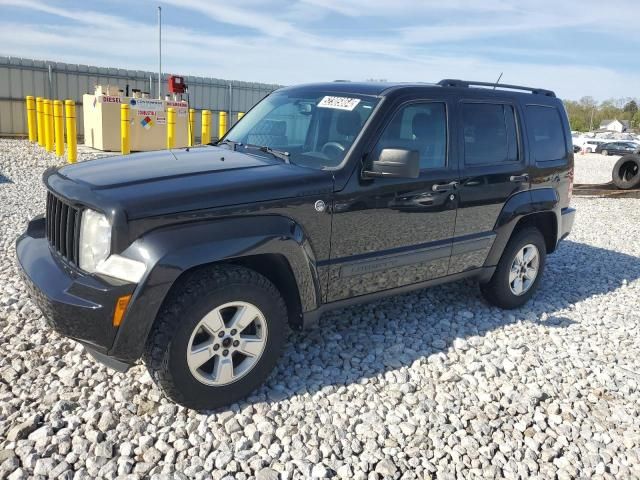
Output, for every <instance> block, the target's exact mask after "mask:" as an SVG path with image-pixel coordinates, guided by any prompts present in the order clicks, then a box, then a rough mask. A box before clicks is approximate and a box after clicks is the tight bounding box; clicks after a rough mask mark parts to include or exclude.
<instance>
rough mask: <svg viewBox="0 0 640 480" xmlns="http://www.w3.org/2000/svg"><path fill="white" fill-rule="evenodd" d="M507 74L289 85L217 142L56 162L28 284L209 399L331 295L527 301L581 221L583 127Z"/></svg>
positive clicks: (230, 388)
mask: <svg viewBox="0 0 640 480" xmlns="http://www.w3.org/2000/svg"><path fill="white" fill-rule="evenodd" d="M488 87H493V85H487V84H484V83H479V82H466V81H460V80H443V81H441V82H439V83H438V84H382V83H375V84H369V83H351V82H335V83H322V84H313V85H302V86H295V87H287V88H282V89H280V90H277V91H275V92H273V93H272V94H271V95H269V96H267V97H266V98H265V99H264V100H262V101H261V102H260V103H258V104H257V105H256V106H255V107H254V108H253V109H252V110H251V111H250V112H249V113H247V114H246V115H245V116H244V118H242V120H240V121H239V122H238V123H237V124H236V125H234V127H233V128H232V129H231V130H230V131H229V132H228V134H227V135H226V136H225V137H224V138H222V139H221V140H220V141H219V142H217V144H216V145H214V146H203V147H196V148H188V149H181V150H172V151H161V152H149V153H142V154H135V155H130V156H123V157H114V158H108V159H101V160H94V161H90V162H84V163H80V164H77V165H70V166H65V167H62V168H59V169H53V170H48V171H46V172H45V174H44V183H45V185H46V187H47V189H48V191H49V193H48V195H47V203H46V214H45V215H44V216H42V217H39V218H36V219H34V220H32V221H31V222H30V223H29V226H28V229H27V231H26V233H25V234H24V235H22V236H21V237H20V238H19V239H18V241H17V254H18V258H19V261H20V264H21V266H22V269H23V271H24V273H25V281H26V282H27V284H28V285H29V288H30V290H31V292H32V295H33V297H34V298H35V300H36V301H37V303H38V305H39V306H40V308H41V309H42V311H43V312H44V314H45V316H46V317H47V318H48V321H49V322H50V323H51V326H52V327H53V328H55V329H56V330H57V331H59V332H60V333H62V334H63V335H66V336H69V337H71V338H73V339H75V340H77V341H79V342H81V343H82V344H83V345H84V346H85V347H86V349H87V350H88V351H89V352H90V353H91V354H93V356H94V357H95V358H97V359H98V360H100V361H101V362H103V363H105V364H106V365H108V366H110V367H113V368H115V369H118V370H122V371H124V370H125V369H127V368H128V367H129V366H130V365H132V364H134V363H135V362H137V361H138V360H139V359H140V358H142V359H143V361H144V363H145V364H146V365H147V368H148V369H149V371H150V373H151V375H152V377H153V378H154V380H155V381H156V382H157V383H158V385H159V386H160V387H161V388H162V390H163V391H164V392H165V394H166V395H168V396H169V397H170V398H172V399H173V400H175V401H176V402H178V403H181V404H183V405H186V406H188V407H191V408H196V409H208V408H215V407H218V406H221V405H224V404H227V403H230V402H233V401H235V400H237V399H239V398H241V397H243V396H245V395H247V394H248V393H249V392H250V391H252V390H253V389H255V388H256V387H257V386H258V385H259V384H260V383H261V382H263V380H264V379H265V378H266V377H267V375H268V374H269V372H270V371H271V370H272V368H273V367H274V365H275V363H276V361H277V359H278V356H279V354H280V352H281V351H282V348H283V344H284V342H285V338H286V332H287V328H288V327H294V328H301V327H303V326H307V325H310V324H313V323H314V322H315V321H317V319H318V318H319V317H320V315H321V314H322V313H323V312H324V311H326V310H328V309H332V308H336V307H342V306H345V305H350V304H353V303H357V302H365V301H369V300H372V299H376V298H380V297H381V296H385V295H391V294H396V293H400V292H405V291H408V290H413V289H419V288H424V287H428V286H431V285H435V284H438V283H443V282H449V281H454V280H459V279H463V278H475V279H477V281H478V282H479V284H480V288H481V290H482V293H483V295H484V297H485V298H486V299H487V301H488V302H490V303H491V304H493V305H497V306H499V307H502V308H516V307H519V306H521V305H522V304H524V303H525V302H526V301H527V300H529V298H530V297H531V296H532V295H533V294H534V292H535V290H536V288H537V287H538V285H539V283H540V281H541V278H542V272H543V269H544V265H545V258H546V256H547V254H549V253H552V252H553V251H554V250H555V249H556V247H557V246H558V242H559V241H560V240H562V239H563V238H564V237H566V236H567V235H568V234H569V231H570V229H571V227H572V224H573V220H574V214H575V211H574V210H573V209H571V208H569V200H570V196H571V188H572V179H573V148H572V145H571V132H570V130H569V124H568V122H567V116H566V113H565V110H564V109H563V106H562V103H561V102H560V101H559V100H558V99H557V98H556V96H555V95H554V94H553V92H550V91H547V90H542V89H531V88H525V87H519V86H513V85H511V86H509V85H500V86H499V87H498V88H488ZM426 314H427V312H425V315H426Z"/></svg>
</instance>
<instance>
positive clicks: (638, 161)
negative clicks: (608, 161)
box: [611, 155, 640, 190]
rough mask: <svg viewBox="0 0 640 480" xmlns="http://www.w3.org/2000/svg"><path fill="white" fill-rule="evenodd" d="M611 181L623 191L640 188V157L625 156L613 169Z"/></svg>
mask: <svg viewBox="0 0 640 480" xmlns="http://www.w3.org/2000/svg"><path fill="white" fill-rule="evenodd" d="M611 179H612V180H613V183H614V184H615V186H616V187H618V188H619V189H621V190H630V189H632V188H638V187H640V155H625V156H624V157H621V158H620V160H618V161H617V162H616V164H615V165H614V167H613V173H612V175H611Z"/></svg>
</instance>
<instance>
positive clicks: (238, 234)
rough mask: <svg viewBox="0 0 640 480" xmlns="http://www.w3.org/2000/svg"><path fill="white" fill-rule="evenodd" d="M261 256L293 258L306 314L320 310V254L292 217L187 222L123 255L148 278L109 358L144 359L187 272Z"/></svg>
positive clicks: (156, 232) (142, 240) (136, 294)
mask: <svg viewBox="0 0 640 480" xmlns="http://www.w3.org/2000/svg"><path fill="white" fill-rule="evenodd" d="M261 254H277V255H282V256H283V257H284V258H285V259H286V260H287V262H288V264H289V267H290V268H291V271H292V273H293V275H294V276H295V280H296V283H297V285H298V290H299V294H300V304H301V307H302V311H303V312H305V311H308V310H313V309H316V308H318V307H319V305H320V300H321V294H320V286H319V281H318V276H317V272H316V266H315V265H316V259H315V255H314V253H313V250H312V248H311V245H310V244H309V242H308V240H307V238H306V237H305V235H304V231H303V230H302V228H301V227H300V226H299V225H298V224H296V223H295V222H294V221H293V220H291V219H289V218H286V217H284V216H279V215H261V216H253V217H238V218H227V219H220V220H212V221H206V222H194V223H184V224H179V225H174V226H171V227H167V228H161V229H158V230H154V231H151V232H149V233H148V234H146V235H144V236H142V237H141V238H139V239H138V240H136V241H135V242H134V243H133V244H132V245H131V246H129V247H128V248H127V249H126V250H125V251H124V252H123V255H124V256H126V257H129V258H132V259H135V260H139V261H142V262H144V263H145V264H146V265H147V274H146V275H145V277H144V278H143V279H142V281H141V282H140V284H139V285H138V287H137V288H136V290H135V292H134V297H133V299H132V301H131V303H130V310H129V311H127V313H126V315H125V318H124V321H123V323H122V325H121V326H120V328H119V330H118V333H117V335H116V338H115V341H114V343H113V346H112V347H111V350H110V351H109V355H111V356H113V357H116V358H118V359H120V360H122V361H125V362H134V361H136V360H137V359H138V358H140V356H141V354H142V350H143V348H144V345H145V342H146V338H147V336H148V334H149V331H150V330H151V326H152V325H153V322H154V320H155V318H156V315H157V313H158V310H159V309H160V306H161V305H162V302H163V300H164V298H165V296H166V295H167V293H168V292H169V289H170V288H171V286H172V285H173V284H174V282H175V281H176V279H177V278H178V277H179V276H180V275H181V274H182V273H183V272H185V271H187V270H189V269H190V268H193V267H197V266H199V265H203V264H207V263H212V262H217V261H221V260H230V259H234V258H241V257H247V256H252V255H261Z"/></svg>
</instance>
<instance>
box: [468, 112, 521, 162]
mask: <svg viewBox="0 0 640 480" xmlns="http://www.w3.org/2000/svg"><path fill="white" fill-rule="evenodd" d="M462 118H463V125H464V163H465V164H466V165H486V164H495V163H506V162H515V161H518V135H517V127H516V117H515V113H514V111H513V107H512V106H511V105H492V104H486V103H465V104H463V106H462Z"/></svg>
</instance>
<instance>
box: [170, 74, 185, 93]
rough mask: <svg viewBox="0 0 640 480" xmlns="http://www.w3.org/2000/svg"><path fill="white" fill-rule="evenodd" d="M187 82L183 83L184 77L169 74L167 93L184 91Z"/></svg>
mask: <svg viewBox="0 0 640 480" xmlns="http://www.w3.org/2000/svg"><path fill="white" fill-rule="evenodd" d="M186 91H187V84H186V83H184V77H180V76H178V75H169V93H185V92H186Z"/></svg>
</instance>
